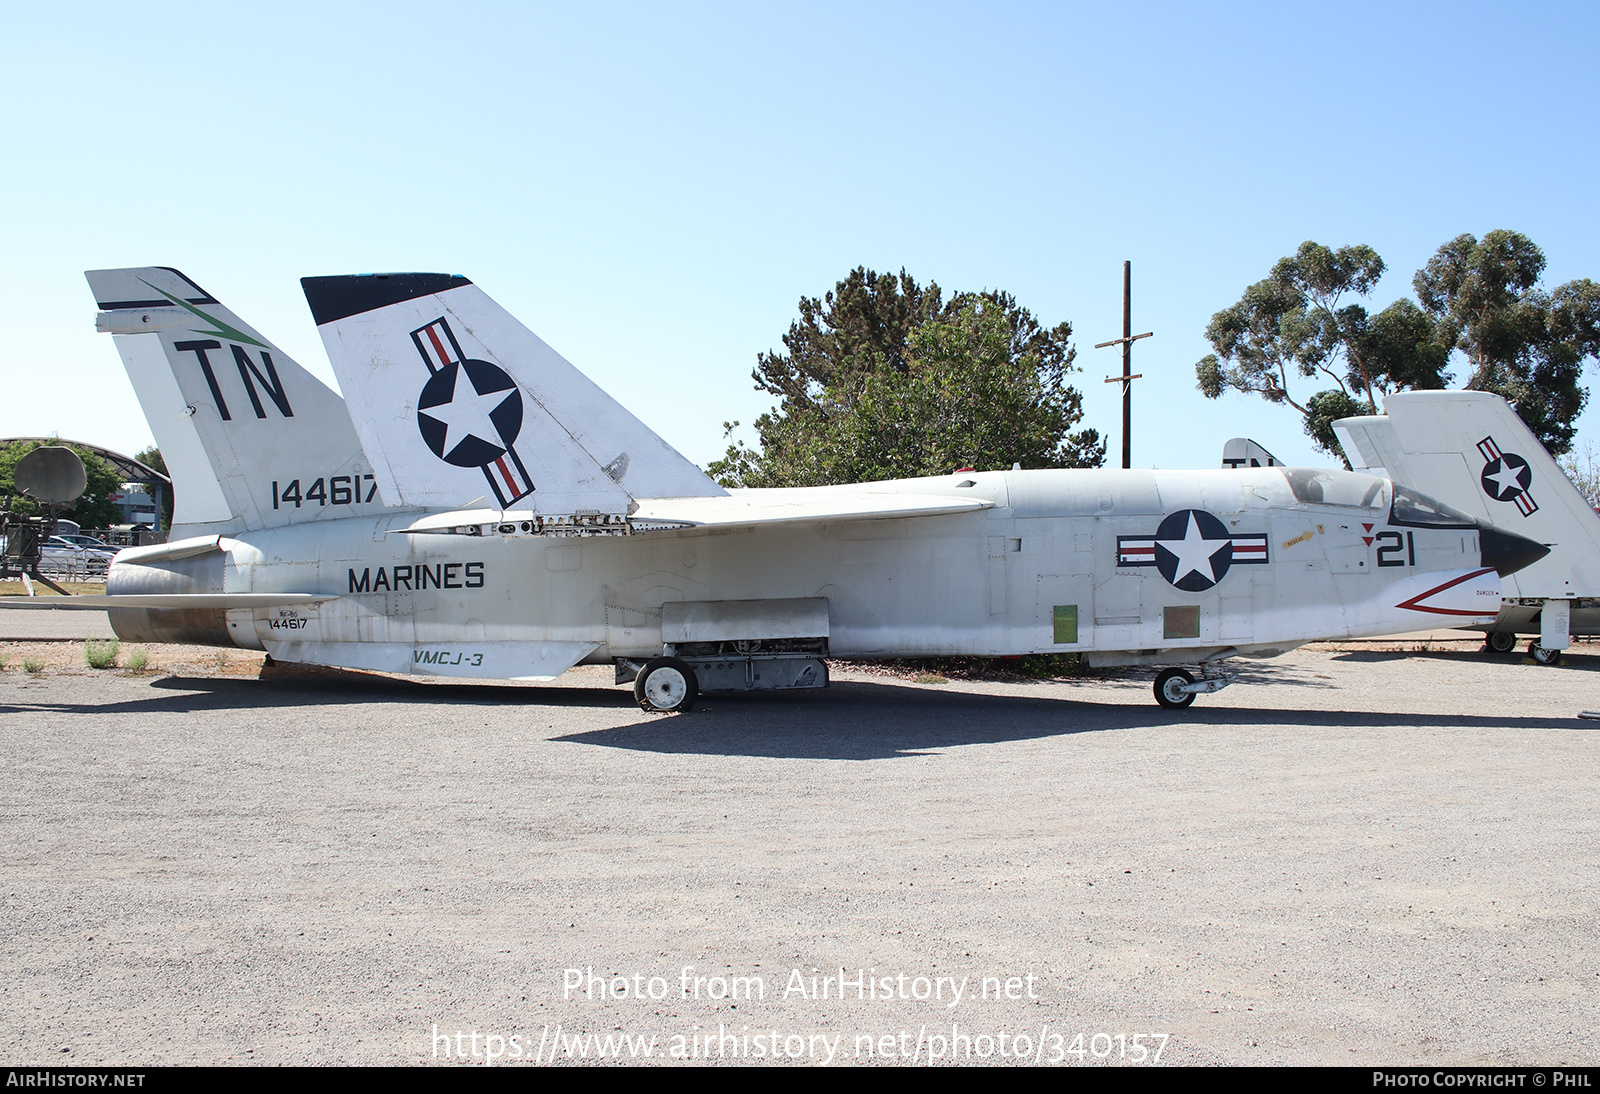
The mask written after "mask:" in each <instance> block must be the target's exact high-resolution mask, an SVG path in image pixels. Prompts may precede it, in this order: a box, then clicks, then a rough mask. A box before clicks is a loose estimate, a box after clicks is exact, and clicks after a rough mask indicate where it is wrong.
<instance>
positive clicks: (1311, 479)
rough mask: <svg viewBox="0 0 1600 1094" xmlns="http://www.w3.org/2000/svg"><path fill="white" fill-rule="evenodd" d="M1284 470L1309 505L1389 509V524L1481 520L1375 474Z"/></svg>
mask: <svg viewBox="0 0 1600 1094" xmlns="http://www.w3.org/2000/svg"><path fill="white" fill-rule="evenodd" d="M1282 473H1283V477H1284V479H1285V480H1286V481H1287V482H1288V483H1289V490H1290V491H1291V492H1292V493H1293V494H1294V498H1295V500H1296V501H1298V502H1301V503H1303V504H1306V505H1331V506H1336V507H1338V508H1341V509H1359V510H1362V511H1364V512H1367V513H1374V514H1375V513H1381V512H1383V511H1384V510H1385V509H1387V510H1388V511H1389V523H1390V524H1399V525H1409V526H1412V527H1417V528H1476V527H1478V522H1477V521H1476V520H1474V519H1473V518H1472V517H1470V516H1468V515H1467V514H1466V513H1463V512H1462V511H1461V510H1459V509H1454V508H1452V507H1450V506H1448V505H1446V504H1445V503H1444V502H1442V501H1438V500H1436V499H1434V498H1430V497H1428V495H1426V494H1420V493H1418V492H1417V491H1415V490H1412V489H1411V488H1410V487H1407V486H1401V485H1400V484H1399V483H1391V482H1390V481H1389V480H1388V479H1380V478H1378V477H1377V476H1375V475H1363V474H1361V473H1359V472H1356V471H1331V470H1325V469H1322V468H1316V467H1285V468H1283V469H1282Z"/></svg>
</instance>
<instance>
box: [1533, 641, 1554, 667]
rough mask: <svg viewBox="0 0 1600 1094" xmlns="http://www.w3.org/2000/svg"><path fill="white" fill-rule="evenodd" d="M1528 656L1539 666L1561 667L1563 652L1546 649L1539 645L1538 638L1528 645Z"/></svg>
mask: <svg viewBox="0 0 1600 1094" xmlns="http://www.w3.org/2000/svg"><path fill="white" fill-rule="evenodd" d="M1528 656H1529V657H1531V658H1533V660H1534V663H1535V664H1538V665H1559V664H1560V663H1561V651H1560V650H1547V649H1545V648H1544V647H1543V646H1541V645H1539V640H1538V639H1537V638H1536V639H1534V640H1533V641H1532V642H1529V643H1528Z"/></svg>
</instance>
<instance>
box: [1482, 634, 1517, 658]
mask: <svg viewBox="0 0 1600 1094" xmlns="http://www.w3.org/2000/svg"><path fill="white" fill-rule="evenodd" d="M1484 645H1486V646H1488V647H1489V650H1490V651H1491V652H1492V653H1511V652H1512V651H1513V650H1515V649H1516V648H1517V636H1516V635H1514V634H1512V633H1511V632H1510V631H1490V632H1489V633H1488V634H1487V635H1486V636H1485V637H1484Z"/></svg>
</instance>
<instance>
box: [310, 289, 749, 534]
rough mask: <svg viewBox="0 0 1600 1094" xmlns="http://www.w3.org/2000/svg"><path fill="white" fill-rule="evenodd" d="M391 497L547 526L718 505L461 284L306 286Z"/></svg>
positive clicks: (625, 418) (648, 437) (608, 404)
mask: <svg viewBox="0 0 1600 1094" xmlns="http://www.w3.org/2000/svg"><path fill="white" fill-rule="evenodd" d="M301 285H302V286H303V287H304V289H305V293H306V300H307V302H308V303H309V304H310V305H311V312H312V314H313V316H315V318H316V321H317V329H318V331H319V332H320V333H321V334H322V340H323V344H324V345H326V346H327V348H328V357H329V359H330V360H331V361H332V362H333V368H334V372H335V373H336V374H337V375H338V377H339V385H340V386H341V387H342V388H343V389H344V391H345V393H346V395H347V397H348V398H349V400H350V407H351V417H352V418H354V420H355V424H356V429H357V430H358V431H359V433H360V435H361V441H362V444H363V445H364V447H365V449H366V451H367V452H368V453H369V454H371V456H372V460H373V466H374V468H375V473H376V474H377V475H378V479H379V484H380V487H381V489H382V491H383V493H384V495H385V496H386V497H390V498H393V499H395V500H396V501H397V502H398V503H401V504H405V505H419V506H430V507H432V506H460V505H462V504H463V503H464V502H465V500H466V499H469V498H476V497H480V496H484V497H488V496H492V497H493V498H494V500H495V501H497V502H498V503H499V506H500V508H502V509H509V508H512V507H515V508H518V509H529V510H532V511H534V512H536V513H539V514H541V515H544V516H548V517H561V516H568V515H573V514H585V513H587V514H626V513H628V512H631V511H632V509H633V507H634V506H633V499H634V498H657V497H710V496H715V495H721V494H725V493H726V491H725V490H723V489H722V488H721V487H719V486H717V485H716V484H715V483H713V482H712V481H711V480H710V479H708V478H707V477H706V476H705V474H704V473H703V472H702V471H701V470H700V469H699V468H697V467H696V466H695V465H694V464H692V463H690V462H689V461H688V460H687V459H685V458H684V457H683V456H682V455H681V454H679V453H678V452H677V451H675V450H674V449H673V448H672V447H671V446H670V445H668V444H667V443H666V442H665V441H663V440H662V439H661V438H660V437H658V436H657V435H656V434H655V433H653V432H652V431H651V430H650V429H649V428H648V427H647V426H646V425H645V424H644V423H643V422H641V421H639V419H638V418H635V417H634V416H633V415H632V414H630V413H629V412H628V411H627V410H626V409H624V408H623V407H622V405H621V404H619V403H618V402H617V401H616V400H614V399H612V398H611V397H610V396H609V395H607V394H606V393H605V392H604V391H602V390H600V388H599V387H598V386H596V385H595V384H594V382H593V381H591V380H590V379H589V378H588V377H586V376H584V375H583V374H582V373H581V372H579V371H578V370H577V369H575V368H574V367H573V366H572V365H571V364H569V363H568V362H567V361H566V360H565V359H563V358H562V357H561V355H560V354H558V353H556V352H555V351H554V350H553V349H551V348H550V347H549V346H547V345H546V344H545V343H544V342H542V341H541V340H540V339H539V338H538V337H537V336H535V335H534V334H533V332H532V331H530V330H528V329H527V328H526V327H524V326H523V325H522V324H521V323H519V322H518V321H517V320H516V319H515V318H513V317H512V316H511V315H510V314H509V313H508V312H506V311H505V309H503V308H501V307H500V306H499V305H498V304H496V303H495V302H494V301H493V300H491V299H489V297H488V296H487V295H486V294H485V293H484V292H483V290H481V289H479V288H478V287H477V286H476V285H474V284H472V282H470V281H468V280H467V279H466V278H464V277H452V276H449V275H447V274H421V273H413V274H369V275H362V276H352V277H307V278H303V279H301Z"/></svg>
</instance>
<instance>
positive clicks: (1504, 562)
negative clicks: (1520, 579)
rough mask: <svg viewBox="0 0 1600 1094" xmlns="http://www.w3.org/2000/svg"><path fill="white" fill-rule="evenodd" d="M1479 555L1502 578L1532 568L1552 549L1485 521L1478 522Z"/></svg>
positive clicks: (1484, 563)
mask: <svg viewBox="0 0 1600 1094" xmlns="http://www.w3.org/2000/svg"><path fill="white" fill-rule="evenodd" d="M1477 524H1478V553H1479V557H1480V558H1481V559H1482V560H1483V562H1482V564H1483V565H1485V566H1493V567H1494V568H1495V570H1496V571H1498V572H1499V574H1500V576H1501V577H1505V576H1506V575H1507V574H1514V573H1516V572H1517V571H1518V570H1520V569H1522V568H1523V567H1524V566H1532V565H1533V564H1534V563H1535V562H1538V561H1539V560H1540V559H1541V558H1543V557H1544V556H1545V555H1547V554H1549V553H1550V548H1548V547H1546V546H1545V545H1544V544H1542V543H1536V542H1534V541H1533V540H1531V539H1529V538H1528V537H1527V536H1519V535H1517V534H1516V533H1515V532H1507V531H1505V530H1503V529H1500V528H1496V527H1495V526H1494V525H1492V524H1489V523H1487V522H1485V521H1481V520H1480V521H1478V522H1477Z"/></svg>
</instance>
